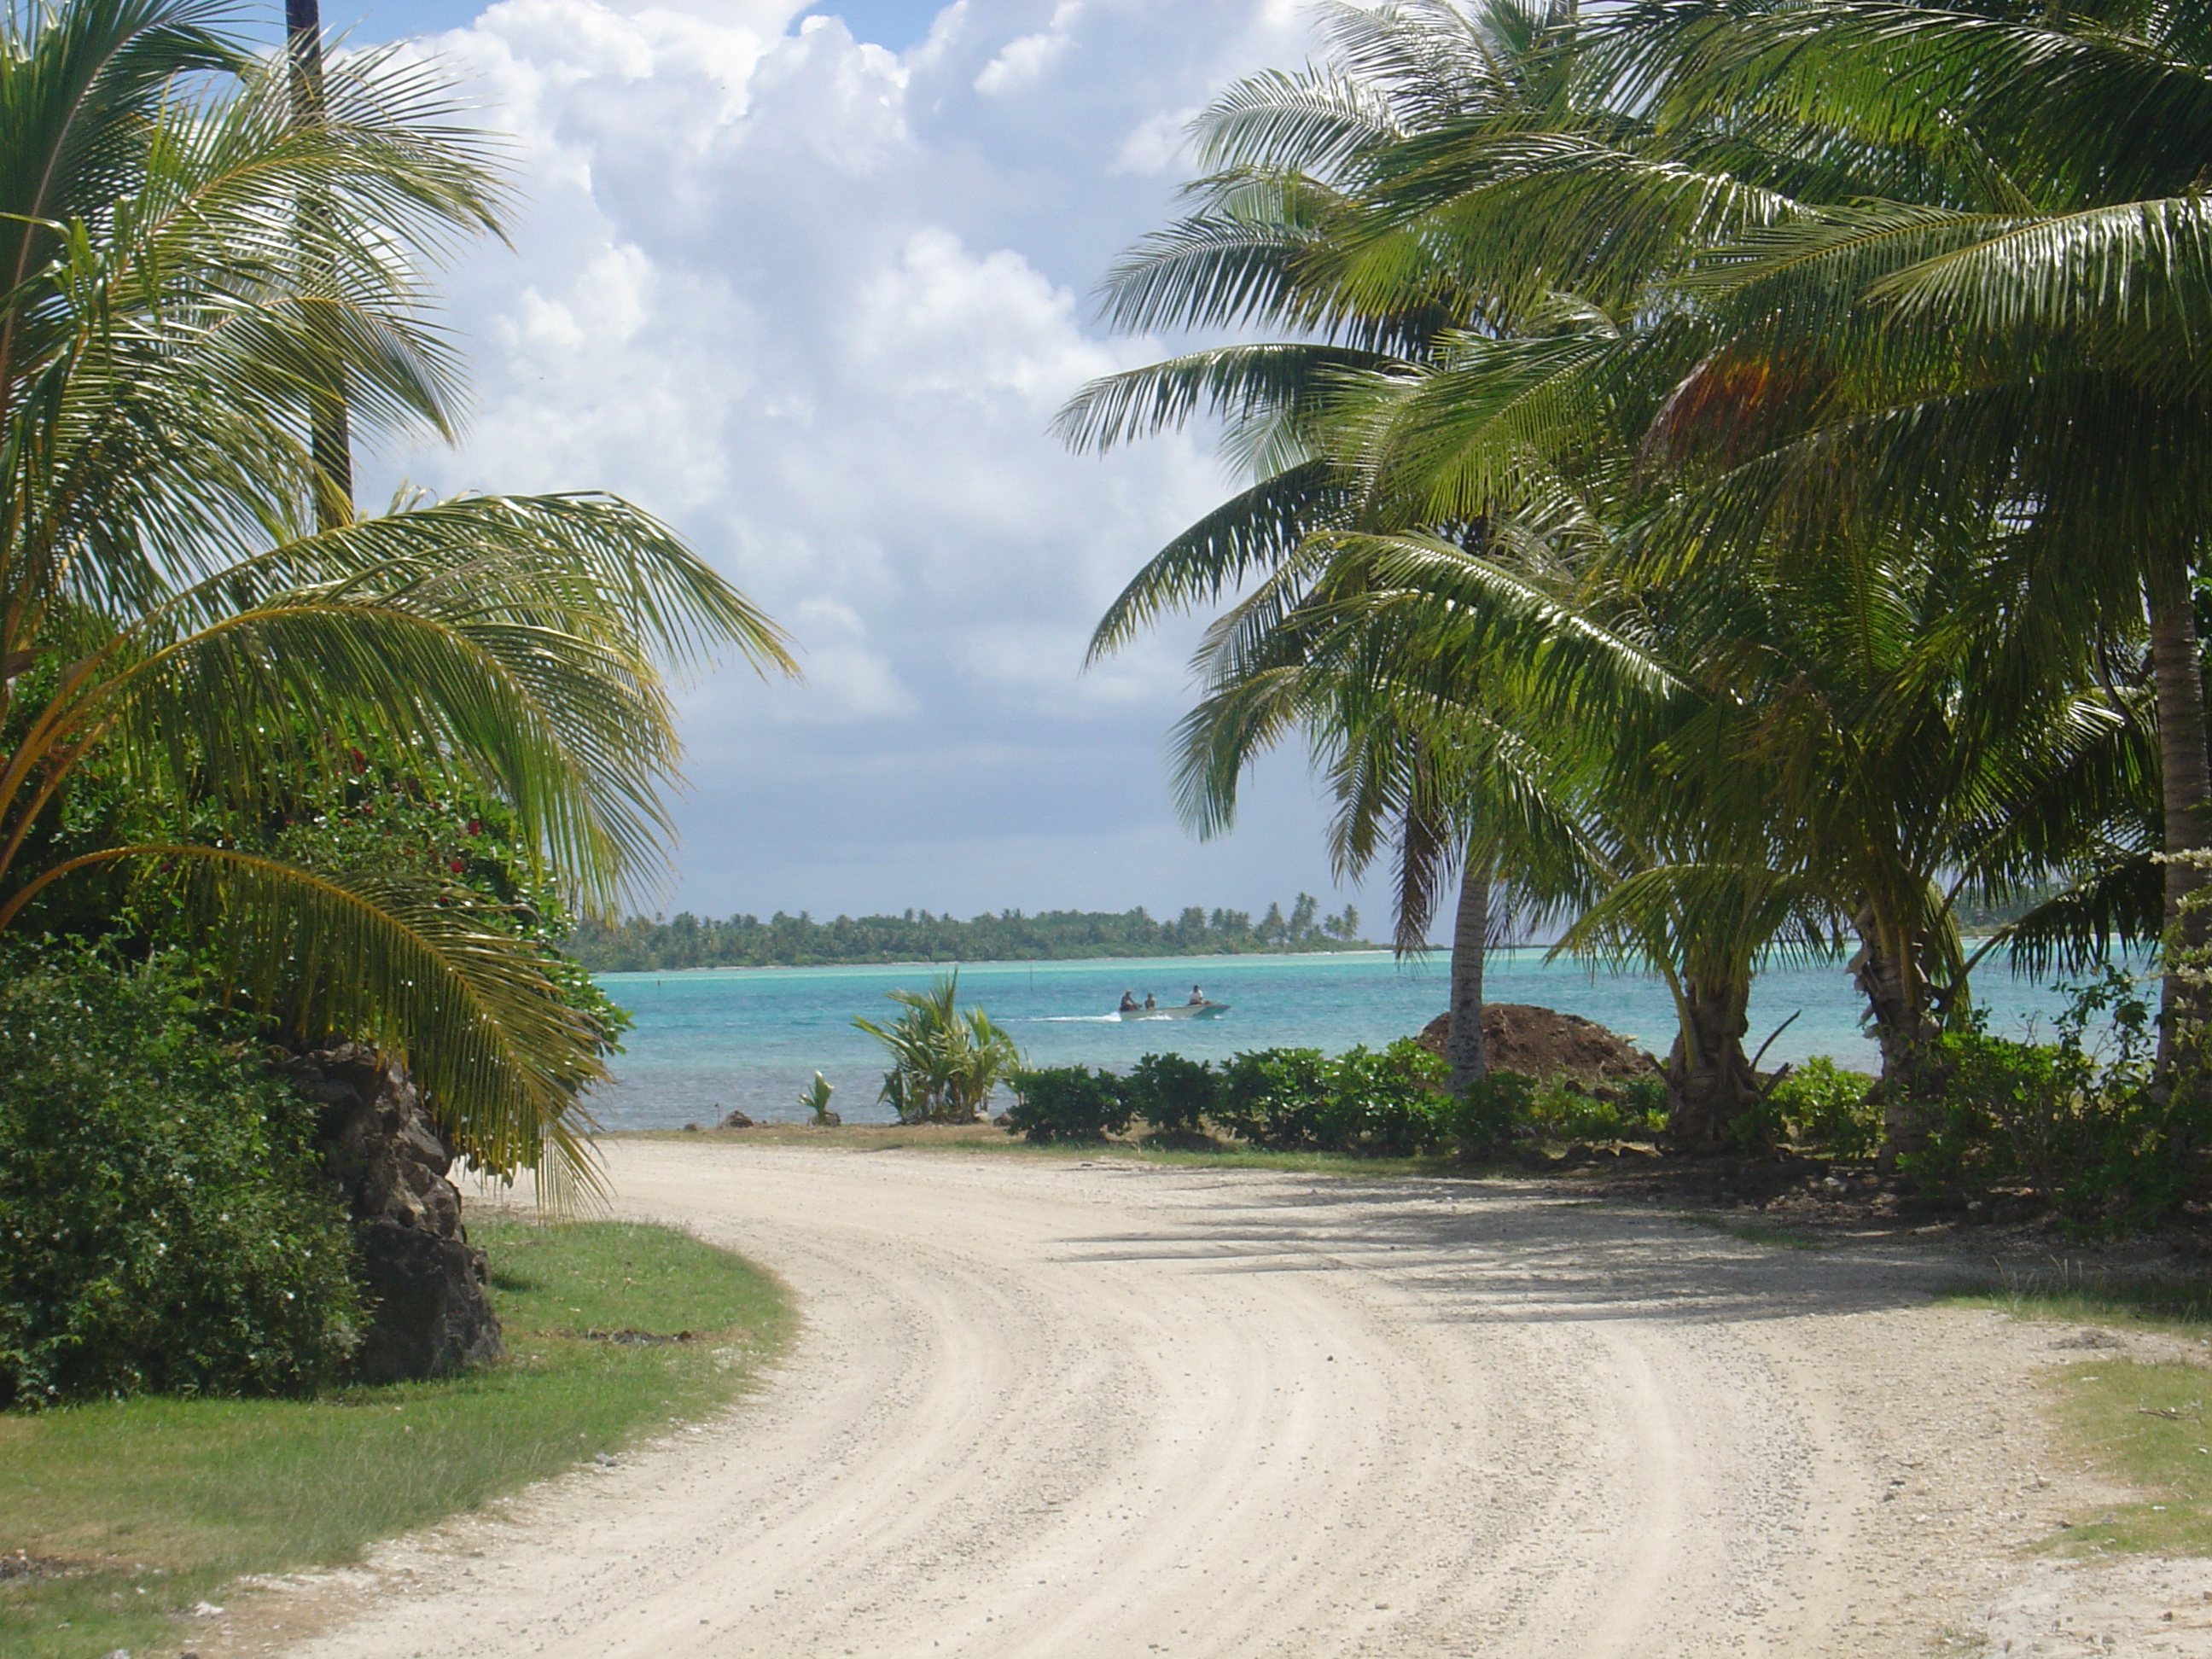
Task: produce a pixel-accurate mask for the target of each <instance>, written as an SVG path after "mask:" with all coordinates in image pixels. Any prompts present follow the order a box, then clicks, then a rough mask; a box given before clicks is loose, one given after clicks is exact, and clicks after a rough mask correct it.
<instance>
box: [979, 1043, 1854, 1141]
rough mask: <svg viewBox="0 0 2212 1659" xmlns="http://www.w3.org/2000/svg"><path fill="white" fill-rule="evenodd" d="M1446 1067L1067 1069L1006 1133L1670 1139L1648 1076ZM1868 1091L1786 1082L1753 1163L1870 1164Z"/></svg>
mask: <svg viewBox="0 0 2212 1659" xmlns="http://www.w3.org/2000/svg"><path fill="white" fill-rule="evenodd" d="M1444 1078H1445V1066H1444V1062H1443V1060H1440V1059H1438V1058H1437V1056H1436V1055H1434V1054H1431V1053H1430V1052H1429V1051H1428V1050H1427V1049H1425V1048H1422V1047H1420V1046H1419V1044H1418V1043H1415V1042H1411V1041H1404V1040H1401V1041H1400V1042H1394V1043H1392V1044H1391V1045H1390V1046H1389V1048H1383V1049H1380V1050H1377V1049H1372V1048H1364V1047H1362V1048H1353V1049H1352V1050H1351V1051H1350V1052H1348V1053H1346V1054H1336V1055H1330V1054H1324V1053H1322V1050H1320V1049H1318V1048H1261V1049H1256V1050H1253V1051H1250V1052H1248V1053H1244V1054H1237V1055H1235V1056H1234V1057H1232V1058H1231V1060H1228V1061H1227V1062H1226V1063H1225V1064H1224V1065H1223V1066H1220V1067H1219V1068H1218V1069H1217V1068H1216V1067H1215V1066H1213V1064H1212V1062H1210V1061H1207V1060H1190V1059H1187V1058H1185V1057H1184V1056H1183V1055H1181V1054H1146V1056H1145V1057H1144V1058H1143V1059H1142V1060H1139V1061H1138V1062H1137V1063H1136V1064H1135V1065H1134V1066H1132V1067H1130V1069H1129V1071H1128V1073H1127V1074H1126V1075H1121V1076H1117V1075H1115V1073H1111V1072H1108V1071H1103V1070H1098V1071H1093V1070H1091V1069H1090V1068H1089V1067H1086V1066H1054V1067H1049V1068H1046V1069H1042V1070H1035V1071H1024V1072H1018V1073H1014V1075H1013V1078H1012V1082H1013V1085H1014V1089H1015V1092H1016V1095H1017V1097H1018V1098H1017V1102H1016V1104H1015V1105H1014V1107H1013V1109H1012V1111H1011V1112H1010V1113H1009V1114H1008V1124H1009V1127H1010V1129H1011V1131H1012V1133H1017V1134H1020V1135H1024V1136H1026V1137H1027V1138H1028V1139H1030V1140H1032V1141H1036V1142H1039V1143H1048V1142H1053V1141H1098V1140H1103V1139H1106V1138H1107V1137H1108V1136H1109V1135H1116V1134H1121V1133H1123V1132H1125V1131H1126V1130H1127V1128H1128V1127H1130V1125H1131V1124H1133V1123H1138V1122H1141V1123H1143V1124H1144V1125H1146V1128H1147V1131H1148V1133H1147V1137H1146V1138H1147V1139H1150V1140H1152V1141H1154V1142H1155V1143H1157V1144H1161V1145H1166V1146H1177V1145H1186V1146H1195V1145H1203V1144H1210V1143H1211V1140H1212V1135H1213V1134H1214V1133H1219V1134H1226V1135H1231V1136H1234V1137H1235V1138H1236V1139H1238V1140H1240V1141H1243V1142H1244V1143H1245V1144H1246V1145H1248V1146H1260V1147H1265V1148H1267V1149H1269V1150H1271V1151H1277V1152H1348V1153H1351V1154H1353V1155H1355V1156H1368V1157H1375V1158H1411V1157H1415V1156H1419V1155H1421V1154H1438V1153H1452V1154H1455V1155H1457V1156H1460V1157H1464V1158H1483V1157H1492V1156H1496V1155H1498V1154H1499V1153H1502V1152H1506V1151H1507V1150H1509V1149H1510V1147H1511V1146H1512V1145H1513V1144H1514V1143H1516V1142H1518V1141H1526V1140H1531V1139H1534V1140H1559V1141H1606V1140H1648V1139H1652V1138H1653V1137H1655V1136H1656V1135H1657V1134H1659V1133H1661V1132H1662V1130H1663V1129H1664V1128H1665V1127H1666V1121H1667V1085H1666V1084H1665V1082H1664V1081H1663V1080H1662V1079H1661V1078H1659V1077H1658V1076H1657V1075H1656V1073H1655V1074H1650V1075H1647V1076H1644V1077H1638V1078H1632V1079H1628V1080H1627V1081H1626V1083H1625V1084H1624V1085H1622V1086H1621V1087H1620V1089H1619V1090H1618V1091H1612V1092H1610V1093H1609V1094H1608V1096H1607V1097H1605V1098H1600V1097H1597V1096H1595V1095H1593V1094H1592V1093H1590V1092H1589V1091H1588V1090H1586V1089H1584V1088H1583V1087H1582V1086H1581V1085H1578V1084H1577V1083H1575V1082H1573V1081H1572V1080H1571V1079H1564V1078H1559V1079H1551V1080H1550V1081H1548V1082H1540V1081H1538V1080H1537V1079H1534V1078H1530V1077H1525V1076H1522V1074H1521V1073H1516V1072H1504V1071H1500V1072H1492V1073H1490V1075H1489V1076H1488V1077H1487V1078H1486V1079H1484V1080H1483V1082H1482V1083H1481V1084H1480V1085H1477V1086H1476V1087H1475V1088H1474V1090H1472V1091H1469V1092H1468V1094H1467V1095H1465V1096H1464V1097H1460V1098H1456V1099H1455V1098H1454V1097H1452V1096H1451V1095H1450V1094H1449V1093H1448V1092H1447V1091H1446V1090H1445V1088H1444ZM1873 1081H1874V1079H1871V1078H1869V1077H1867V1076H1865V1075H1863V1073H1857V1072H1847V1071H1844V1070H1842V1069H1840V1068H1839V1067H1838V1066H1835V1065H1834V1064H1833V1063H1832V1062H1831V1061H1829V1060H1825V1059H1815V1060H1809V1061H1808V1062H1806V1063H1805V1064H1804V1065H1802V1066H1799V1067H1797V1068H1796V1069H1795V1070H1794V1071H1792V1072H1791V1073H1790V1074H1789V1075H1788V1076H1787V1077H1786V1078H1784V1080H1783V1081H1782V1083H1781V1084H1780V1085H1778V1087H1777V1088H1776V1089H1775V1090H1774V1091H1773V1092H1772V1093H1771V1095H1769V1096H1768V1097H1767V1099H1766V1102H1765V1106H1764V1108H1763V1109H1762V1110H1761V1111H1760V1112H1759V1113H1758V1114H1755V1115H1753V1117H1751V1118H1747V1120H1746V1121H1744V1122H1743V1124H1742V1125H1741V1133H1742V1138H1743V1142H1744V1147H1745V1150H1747V1151H1756V1150H1761V1149H1764V1148H1765V1147H1767V1146H1778V1145H1783V1144H1785V1143H1786V1144H1795V1145H1797V1146H1812V1147H1818V1148H1820V1150H1822V1151H1826V1152H1832V1153H1833V1154H1835V1155H1838V1156H1841V1157H1847V1158H1862V1157H1866V1156H1869V1155H1871V1153H1872V1152H1873V1151H1874V1149H1875V1145H1876V1143H1877V1142H1878V1141H1879V1140H1880V1139H1881V1113H1880V1110H1879V1109H1878V1108H1876V1107H1875V1106H1873V1105H1870V1104H1869V1103H1868V1101H1867V1098H1866V1096H1867V1090H1868V1088H1869V1085H1871V1084H1872V1083H1873Z"/></svg>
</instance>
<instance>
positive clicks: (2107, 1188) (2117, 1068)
mask: <svg viewBox="0 0 2212 1659" xmlns="http://www.w3.org/2000/svg"><path fill="white" fill-rule="evenodd" d="M2106 1016H2109V1022H2108V1023H2106V1024H2102V1025H2101V1028H2100V1029H2098V1034H2097V1036H2096V1038H2095V1040H2092V1038H2091V1036H2090V1033H2091V1031H2092V1030H2093V1028H2099V1025H2100V1020H2101V1019H2102V1018H2103V1017H2106ZM2057 1028H2058V1041H2057V1042H2045V1043H2036V1042H2010V1041H2008V1040H2007V1039H2005V1038H2002V1037H1993V1036H1987V1035H1985V1034H1984V1033H1981V1032H1978V1031H1968V1032H1950V1033H1946V1034H1945V1036H1943V1037H1942V1043H1941V1048H1940V1049H1939V1051H1938V1054H1937V1066H1936V1068H1935V1069H1936V1073H1937V1074H1938V1075H1940V1076H1941V1077H1942V1079H1943V1080H1944V1086H1943V1097H1942V1100H1941V1101H1940V1102H1939V1103H1937V1106H1936V1114H1935V1117H1936V1121H1935V1123H1934V1126H1933V1127H1932V1129H1931V1131H1930V1133H1929V1138H1928V1144H1927V1146H1925V1148H1923V1150H1921V1151H1919V1152H1908V1153H1905V1154H1904V1155H1903V1156H1902V1157H1901V1158H1899V1167H1900V1168H1901V1169H1903V1170H1905V1173H1906V1174H1908V1175H1909V1176H1911V1177H1912V1178H1913V1180H1914V1181H1915V1182H1917V1184H1918V1185H1919V1186H1920V1187H1921V1188H1923V1190H1925V1191H1928V1192H1929V1193H1931V1194H1936V1195H1937V1196H1939V1197H1950V1198H1958V1197H1963V1196H1964V1195H1966V1194H1969V1193H1977V1192H1988V1191H1990V1190H1993V1189H1998V1188H2015V1189H2024V1190H2026V1191H2027V1192H2028V1193H2031V1194H2034V1195H2036V1196H2038V1197H2039V1198H2042V1199H2044V1200H2047V1201H2048V1202H2049V1203H2050V1204H2051V1207H2052V1208H2053V1209H2054V1210H2056V1211H2057V1213H2058V1214H2059V1216H2060V1217H2061V1218H2063V1219H2064V1220H2065V1221H2066V1222H2067V1223H2068V1224H2069V1225H2070V1226H2071V1227H2073V1228H2075V1229H2076V1230H2077V1231H2089V1232H2116V1231H2125V1230H2127V1229H2130V1228H2134V1227H2139V1226H2143V1225H2150V1224H2152V1223H2154V1222H2156V1221H2159V1220H2160V1219H2163V1218H2165V1217H2166V1216H2168V1215H2170V1214H2171V1213H2172V1212H2173V1211H2174V1210H2175V1209H2176V1208H2177V1207H2178V1206H2179V1205H2180V1203H2181V1201H2182V1200H2183V1199H2184V1198H2185V1197H2186V1196H2187V1194H2188V1190H2189V1187H2190V1183H2191V1180H2192V1178H2193V1177H2194V1176H2195V1174H2196V1170H2195V1160H2194V1159H2193V1158H2191V1157H2190V1156H2189V1154H2190V1153H2191V1152H2194V1151H2196V1150H2197V1149H2200V1148H2202V1147H2203V1146H2205V1145H2206V1144H2207V1142H2208V1140H2212V1113H2208V1104H2212V1103H2208V1102H2207V1100H2206V1097H2205V1095H2204V1092H2203V1091H2202V1090H2201V1089H2197V1088H2191V1087H2175V1088H2173V1089H2172V1090H2171V1091H2160V1090H2158V1089H2156V1088H2154V1087H2153V1086H2152V1085H2153V1081H2154V1073H2153V1071H2152V1067H2151V1064H2150V1056H2151V1048H2152V1044H2153V1040H2154V1039H2153V1034H2152V1028H2151V1022H2150V1006H2149V1002H2148V999H2147V998H2146V997H2144V996H2143V995H2142V994H2140V993H2139V992H2138V991H2137V990H2136V987H2135V984H2134V981H2132V980H2130V978H2129V977H2128V976H2127V975H2124V974H2123V973H2120V972H2119V971H2118V970H2117V969H2113V970H2108V971H2107V973H2106V975H2105V976H2104V977H2103V978H2102V979H2100V980H2097V981H2092V982H2090V983H2089V984H2087V985H2086V986H2081V987H2076V988H2075V994H2074V999H2073V1002H2072V1006H2070V1007H2069V1009H2068V1011H2067V1012H2065V1013H2064V1014H2063V1015H2061V1016H2060V1017H2059V1019H2058V1022H2057Z"/></svg>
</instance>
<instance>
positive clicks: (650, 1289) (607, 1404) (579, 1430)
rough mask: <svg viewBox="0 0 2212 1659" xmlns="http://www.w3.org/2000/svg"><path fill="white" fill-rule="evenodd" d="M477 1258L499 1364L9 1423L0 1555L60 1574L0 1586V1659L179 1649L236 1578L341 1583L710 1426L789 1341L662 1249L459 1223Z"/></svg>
mask: <svg viewBox="0 0 2212 1659" xmlns="http://www.w3.org/2000/svg"><path fill="white" fill-rule="evenodd" d="M469 1234H470V1237H471V1240H472V1241H473V1242H475V1243H478V1244H480V1245H482V1246H483V1248H484V1249H485V1250H486V1251H487V1252H488V1253H489V1256H490V1259H491V1286H490V1289H491V1297H492V1302H493V1304H494V1305H495V1307H496V1309H497V1310H498V1312H499V1316H500V1318H501V1322H502V1323H503V1324H504V1326H505V1328H506V1334H507V1358H506V1359H504V1360H503V1361H501V1362H500V1363H499V1364H495V1365H492V1366H489V1367H485V1368H482V1369H478V1370H470V1371H467V1372H465V1373H463V1374H461V1375H460V1376H453V1377H446V1378H441V1379H438V1380H436V1381H433V1382H425V1383H393V1384H390V1385H387V1386H384V1387H378V1388H368V1387H362V1386H357V1385H356V1386H349V1387H342V1388H335V1389H325V1390H324V1391H322V1392H321V1393H319V1394H317V1395H313V1396H312V1397H309V1398H305V1399H298V1398H294V1399H283V1400H236V1399H228V1400H225V1399H210V1398H205V1397H203V1398H198V1399H184V1398H178V1397H174V1396H168V1397H163V1396H155V1395H145V1396H141V1397H138V1398H136V1399H131V1400H124V1401H91V1402H88V1403H86V1404H82V1405H77V1406H69V1407H60V1408H58V1409H52V1410H46V1411H40V1412H35V1413H23V1412H15V1413H0V1513H4V1514H5V1515H6V1516H7V1517H8V1520H7V1525H6V1527H5V1528H4V1530H0V1549H7V1550H11V1551H12V1550H15V1549H21V1550H22V1551H24V1552H26V1553H27V1556H28V1557H30V1558H31V1559H33V1560H36V1561H40V1562H42V1563H45V1564H48V1565H52V1566H53V1567H55V1568H56V1569H58V1571H57V1573H56V1575H55V1576H52V1577H40V1576H36V1575H35V1574H34V1575H33V1576H30V1577H9V1578H0V1653H4V1654H6V1655H8V1656H9V1659H85V1656H88V1655H92V1654H100V1653H106V1652H109V1651H112V1650H114V1649H117V1648H124V1649H127V1650H130V1651H131V1652H134V1653H142V1652H160V1653H174V1652H177V1651H178V1650H179V1649H181V1648H188V1647H190V1646H191V1645H192V1644H191V1641H190V1640H189V1639H184V1640H180V1639H179V1636H180V1634H182V1632H180V1630H179V1626H178V1624H177V1623H176V1620H175V1614H176V1613H177V1612H178V1611H179V1610H182V1609H188V1608H190V1607H191V1606H192V1604H193V1603H194V1602H195V1601H198V1600H200V1599H202V1598H206V1599H208V1600H211V1601H222V1600H224V1599H225V1595H224V1591H223V1589H222V1586H223V1585H224V1583H225V1582H226V1581H228V1580H229V1579H232V1578H234V1577H236V1576H237V1575H239V1574H240V1573H278V1572H289V1571H299V1570H301V1569H304V1568H310V1567H316V1566H325V1565H340V1564H343V1563H345V1562H348V1561H350V1560H352V1559H356V1557H357V1556H358V1555H359V1553H360V1552H361V1550H362V1548H363V1547H365V1546H367V1545H368V1544H370V1543H372V1542H374V1541H376V1540H378V1539H380V1538H389V1537H392V1535H394V1534H398V1533H401V1532H404V1531H407V1530H408V1529H410V1528H416V1527H421V1526H425V1525H428V1524H429V1523H431V1522H435V1521H438V1520H440V1519H441V1518H442V1517H444V1516H449V1515H453V1514H455V1513H458V1512H460V1511H464V1510H469V1509H471V1508H473V1507H475V1506H477V1505H478V1504H483V1503H484V1502H486V1501H488V1500H489V1499H491V1498H496V1497H498V1496H500V1495H501V1494H503V1493H506V1492H513V1491H514V1490H516V1489H517V1488H519V1487H520V1486H523V1485H525V1484H526V1483H527V1482H529V1481H532V1480H541V1479H544V1477H546V1476H548V1475H551V1474H557V1473H559V1472H560V1471H561V1470H562V1469H564V1468H569V1467H571V1466H573V1465H574V1464H576V1463H579V1462H586V1461H588V1460H590V1459H591V1458H592V1457H593V1456H594V1455H599V1454H602V1453H605V1454H610V1455H611V1454H615V1453H618V1452H620V1451H622V1450H623V1448H624V1447H625V1445H627V1444H628V1443H630V1442H632V1441H633V1440H635V1439H636V1438H637V1437H641V1436H644V1435H650V1434H657V1433H662V1432H665V1431H666V1429H667V1427H668V1425H669V1422H670V1419H671V1418H681V1417H688V1416H695V1415H699V1414H702V1413H708V1412H712V1411H717V1410H720V1409H721V1408H723V1407H726V1405H727V1404H728V1402H729V1401H731V1400H732V1398H734V1397H735V1396H736V1395H738V1392H739V1391H740V1390H741V1389H743V1388H744V1386H745V1383H746V1381H747V1378H748V1377H749V1376H750V1375H751V1374H752V1370H753V1368H754V1365H755V1364H756V1363H757V1361H758V1359H759V1358H761V1357H762V1356H763V1355H765V1354H767V1353H769V1352H773V1351H774V1349H775V1346H777V1345H778V1344H779V1343H780V1342H781V1340H783V1337H784V1336H785V1334H787V1332H788V1330H789V1329H790V1327H791V1316H790V1309H789V1307H788V1305H787V1302H786V1301H785V1298H784V1297H783V1294H782V1292H781V1291H780V1290H779V1289H778V1287H777V1285H776V1283H775V1280H774V1279H772V1278H770V1277H769V1275H768V1274H767V1273H763V1272H762V1271H761V1270H760V1269H758V1268H757V1267H753V1266H752V1265H751V1264H750V1263H748V1262H746V1261H742V1260H740V1259H739V1258H738V1257H736V1256H733V1255H729V1254H728V1253H727V1252H726V1251H723V1250H719V1249H714V1247H713V1246H711V1245H708V1244H706V1243H702V1242H701V1241H700V1240H698V1239H696V1238H693V1237H690V1236H689V1235H687V1234H684V1233H680V1232H678V1231H673V1230H671V1229H669V1228H664V1227H653V1226H642V1225H633V1224H629V1223H623V1222H576V1223H567V1224H556V1225H538V1224H533V1223H530V1222H525V1221H514V1220H506V1219H498V1218H494V1219H489V1220H480V1219H477V1218H474V1217H471V1223H470V1228H469ZM617 1334H622V1335H623V1336H624V1337H626V1338H628V1339H629V1340H622V1341H616V1340H610V1339H611V1338H612V1337H613V1336H615V1335H617ZM640 1337H644V1338H648V1339H652V1340H638V1339H639V1338H640ZM142 1591H143V1594H141V1593H140V1592H142ZM64 1621H67V1626H68V1627H67V1628H58V1626H61V1625H63V1624H64Z"/></svg>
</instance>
